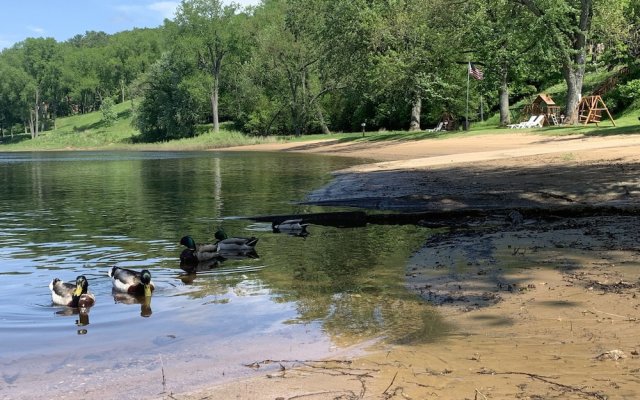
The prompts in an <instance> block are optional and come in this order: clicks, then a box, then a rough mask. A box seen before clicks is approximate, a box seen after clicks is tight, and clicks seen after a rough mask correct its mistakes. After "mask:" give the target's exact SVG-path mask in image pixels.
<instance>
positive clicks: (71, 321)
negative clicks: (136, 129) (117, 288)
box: [0, 152, 444, 399]
mask: <svg viewBox="0 0 640 400" xmlns="http://www.w3.org/2000/svg"><path fill="white" fill-rule="evenodd" d="M352 163H353V160H349V159H343V158H331V157H318V156H303V155H290V154H260V153H211V152H196V153H170V152H163V153H153V152H149V153H98V152H73V153H15V154H13V153H12V154H6V153H0V186H1V188H2V189H1V191H0V211H1V213H0V343H1V344H0V346H2V350H1V355H0V378H1V379H0V398H2V399H16V398H25V399H35V398H63V397H74V396H75V397H77V395H80V396H89V395H92V396H98V397H99V398H111V397H113V398H143V397H153V396H158V395H159V394H160V393H162V392H163V391H164V392H165V393H170V392H181V391H186V390H189V389H190V388H192V387H199V386H202V385H205V384H211V383H216V382H220V381H222V380H224V379H229V378H234V377H238V376H241V375H243V374H249V373H251V372H252V371H251V370H250V369H249V368H247V367H245V366H244V365H243V364H249V363H251V362H254V361H260V360H265V359H289V360H295V359H312V358H321V357H327V356H330V355H332V354H335V353H336V352H339V351H341V350H343V349H345V348H349V346H352V345H356V344H358V343H364V342H366V341H368V340H374V339H380V338H384V339H386V340H390V341H403V342H410V341H415V340H420V341H423V340H433V339H434V338H436V337H438V336H439V335H441V334H442V332H443V331H444V327H443V324H442V322H441V321H439V319H438V316H437V315H436V314H434V313H433V312H432V310H431V309H430V308H429V307H428V306H427V305H425V304H423V303H422V302H420V301H418V300H417V299H416V298H415V297H414V296H412V295H411V294H410V293H407V292H406V291H405V290H404V288H403V279H404V266H405V263H406V260H407V258H408V256H409V255H410V253H411V252H412V251H413V250H415V249H416V248H417V247H418V246H419V245H420V244H421V243H422V242H424V239H425V237H426V235H427V232H426V231H425V230H421V229H420V228H417V227H410V226H409V227H408V226H405V227H391V226H368V227H366V228H352V229H339V228H333V227H324V226H311V227H310V229H309V231H310V235H309V236H308V237H306V238H301V237H294V236H288V235H284V234H276V233H273V232H272V230H271V226H270V224H267V223H257V222H253V221H251V220H248V219H245V218H242V217H247V216H254V215H271V214H293V213H308V212H321V211H327V209H322V208H318V207H313V206H308V205H300V204H298V203H297V202H299V201H301V200H304V197H305V194H306V193H308V192H309V191H311V190H313V189H315V188H318V187H320V186H322V185H323V184H324V183H326V182H327V181H328V179H330V176H329V172H330V171H332V170H336V169H339V168H344V167H346V166H348V165H351V164H352ZM218 226H223V227H224V228H225V230H226V231H227V232H228V233H231V234H236V235H238V236H258V237H260V241H259V243H258V245H257V248H256V249H257V252H258V255H259V258H257V259H237V260H226V261H224V262H223V263H222V264H221V265H220V266H219V267H218V268H215V269H212V270H211V271H208V272H205V273H199V274H198V275H196V276H193V275H191V276H190V275H186V274H185V273H184V272H183V271H182V270H181V269H180V268H179V262H178V255H179V253H180V251H181V250H182V249H181V247H180V246H179V244H178V240H179V238H180V237H181V236H183V235H185V234H190V235H192V236H193V237H194V238H195V239H196V240H197V241H212V239H213V233H214V232H215V230H216V227H218ZM112 265H117V266H120V267H126V268H133V269H138V270H139V269H142V268H147V269H149V270H150V271H151V273H152V275H153V281H154V283H155V285H156V291H155V292H154V294H153V297H152V300H151V303H150V304H147V305H144V304H139V303H135V302H134V303H132V304H127V302H122V301H120V299H118V298H116V297H115V296H114V295H113V293H112V289H111V282H110V280H109V279H110V278H109V277H108V276H107V269H108V267H109V266H112ZM79 274H83V275H85V276H86V277H87V278H88V280H89V284H90V291H91V292H93V293H94V294H95V296H96V299H97V300H96V304H95V306H93V307H92V308H91V309H90V312H89V314H88V315H79V314H78V313H77V311H76V310H72V309H69V308H66V307H59V306H54V305H52V303H51V296H50V293H49V289H48V284H49V282H50V281H51V280H52V279H53V278H55V277H58V278H61V279H63V280H65V281H74V280H75V277H76V276H77V275H79ZM163 376H164V380H163ZM81 398H82V397H81Z"/></svg>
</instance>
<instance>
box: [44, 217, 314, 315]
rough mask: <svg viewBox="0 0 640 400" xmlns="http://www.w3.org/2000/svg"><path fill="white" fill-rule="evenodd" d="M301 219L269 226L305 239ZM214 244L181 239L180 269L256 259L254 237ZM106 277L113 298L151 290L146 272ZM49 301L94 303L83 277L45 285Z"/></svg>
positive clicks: (219, 238) (222, 238) (220, 234)
mask: <svg viewBox="0 0 640 400" xmlns="http://www.w3.org/2000/svg"><path fill="white" fill-rule="evenodd" d="M308 225H309V224H306V223H303V221H302V220H301V219H292V220H285V221H282V222H280V223H275V222H274V223H273V224H272V229H273V231H274V232H275V233H279V232H283V233H289V234H294V235H297V236H303V237H304V236H306V235H307V234H308V232H307V226H308ZM214 236H215V238H216V242H215V243H200V244H198V243H196V242H195V240H193V238H192V237H191V236H184V237H182V239H180V244H181V245H183V246H185V247H186V248H185V249H184V250H183V251H182V253H181V254H180V267H181V268H182V269H183V270H185V271H187V272H195V271H196V270H197V268H196V267H197V266H198V265H199V264H202V263H207V262H211V261H217V260H224V259H225V258H230V257H238V256H240V257H252V256H257V255H256V253H255V247H256V244H257V243H258V238H256V237H248V238H244V237H228V236H227V234H226V233H225V232H224V230H222V229H218V230H217V231H216V233H215V235H214ZM107 275H109V277H110V278H111V283H112V286H113V291H114V292H115V293H116V294H128V295H133V296H137V297H144V299H147V300H148V299H149V298H150V297H151V294H152V292H153V290H154V289H155V286H154V284H153V282H152V281H151V272H149V270H147V269H143V270H142V271H134V270H131V269H127V268H120V267H111V268H109V270H108V272H107ZM49 290H50V291H51V300H52V301H53V303H54V304H56V305H60V306H68V307H72V308H78V309H80V310H86V309H88V308H89V307H91V306H93V304H94V303H95V301H96V299H95V296H94V295H93V294H92V293H90V292H89V282H88V281H87V278H86V277H85V276H84V275H80V276H78V277H77V278H76V281H75V284H74V283H68V282H64V281H62V280H60V279H58V278H55V279H53V280H52V281H51V283H50V284H49Z"/></svg>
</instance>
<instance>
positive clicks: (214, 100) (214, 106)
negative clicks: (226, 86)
mask: <svg viewBox="0 0 640 400" xmlns="http://www.w3.org/2000/svg"><path fill="white" fill-rule="evenodd" d="M219 91H220V82H219V81H218V76H214V77H213V85H212V87H211V114H212V116H213V131H214V132H215V133H218V132H219V131H220V122H219V120H218V93H219Z"/></svg>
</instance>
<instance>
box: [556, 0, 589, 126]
mask: <svg viewBox="0 0 640 400" xmlns="http://www.w3.org/2000/svg"><path fill="white" fill-rule="evenodd" d="M592 17H593V0H581V1H580V20H579V23H578V29H577V30H576V31H575V33H574V34H573V37H572V38H571V39H572V50H573V51H572V55H570V56H568V57H566V59H565V61H564V63H563V65H562V74H563V75H564V79H565V81H566V82H567V103H566V104H567V106H566V109H565V114H566V116H567V118H566V120H565V121H568V122H567V123H569V124H576V123H578V122H579V121H578V120H579V115H578V114H579V111H578V105H579V104H580V99H581V97H582V82H583V80H584V67H585V59H586V53H587V36H586V34H587V32H589V31H590V29H591V18H592Z"/></svg>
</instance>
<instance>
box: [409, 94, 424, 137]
mask: <svg viewBox="0 0 640 400" xmlns="http://www.w3.org/2000/svg"><path fill="white" fill-rule="evenodd" d="M421 111H422V98H420V96H416V97H415V99H414V100H413V104H412V106H411V122H410V123H409V132H415V131H419V130H420V112H421Z"/></svg>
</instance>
